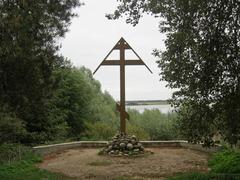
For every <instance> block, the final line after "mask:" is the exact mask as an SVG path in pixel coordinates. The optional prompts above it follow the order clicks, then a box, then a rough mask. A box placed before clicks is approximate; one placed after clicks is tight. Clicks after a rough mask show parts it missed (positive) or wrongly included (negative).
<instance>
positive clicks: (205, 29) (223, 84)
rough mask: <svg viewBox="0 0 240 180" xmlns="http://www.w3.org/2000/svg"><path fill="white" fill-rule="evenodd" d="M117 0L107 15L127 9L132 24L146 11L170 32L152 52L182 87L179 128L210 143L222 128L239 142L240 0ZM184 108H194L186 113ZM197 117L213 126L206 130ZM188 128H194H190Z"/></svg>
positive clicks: (177, 100) (177, 97)
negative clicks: (163, 43)
mask: <svg viewBox="0 0 240 180" xmlns="http://www.w3.org/2000/svg"><path fill="white" fill-rule="evenodd" d="M119 2H120V5H119V6H118V8H117V10H116V11H115V12H114V14H110V15H107V17H108V18H110V19H117V18H119V17H121V16H122V15H123V14H125V15H127V20H126V21H127V23H132V24H133V25H136V24H137V23H138V22H139V19H140V18H141V16H143V14H144V13H149V14H151V15H154V16H155V17H157V18H159V19H160V31H161V32H162V33H166V35H167V39H166V41H165V45H166V50H165V51H164V52H160V51H158V50H155V51H154V55H155V56H157V57H159V61H158V62H157V63H158V66H159V68H161V70H162V71H161V73H160V75H161V80H166V81H167V82H168V87H170V88H176V89H178V90H177V91H176V92H175V93H174V94H173V100H174V101H173V103H174V104H175V105H177V106H180V107H181V108H180V109H179V111H180V112H179V114H180V119H182V120H183V121H181V123H180V124H181V126H180V127H181V128H182V130H183V131H184V130H186V131H185V135H186V137H187V138H188V139H189V140H191V141H194V142H201V141H204V142H210V141H211V139H212V137H213V135H212V133H213V132H219V133H220V134H221V135H222V137H223V138H224V139H225V140H226V141H228V142H229V143H231V144H236V143H237V141H238V140H239V139H240V103H239V102H240V2H239V0H229V1H225V0H210V1H209V0H202V1H195V0H169V1H160V0H142V1H137V0H119ZM186 104H188V105H186ZM193 107H194V108H193ZM186 108H190V110H193V111H192V112H190V113H185V110H186ZM203 109H204V111H202V110H203ZM193 112H194V113H193ZM202 113H204V115H203V116H200V115H202ZM209 117H211V118H212V119H211V120H209ZM184 119H185V120H184ZM187 119H188V120H189V121H186V120H187ZM208 120H209V121H208ZM199 122H200V124H201V122H204V123H207V124H206V125H204V127H211V129H212V127H214V128H213V129H212V130H211V131H209V128H207V129H205V130H203V129H201V128H203V126H199ZM189 128H191V130H194V131H187V130H188V129H189ZM196 132H198V135H196ZM209 138H210V139H209ZM207 144H208V143H207ZM210 144H211V143H210Z"/></svg>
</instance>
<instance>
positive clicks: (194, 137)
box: [176, 101, 217, 146]
mask: <svg viewBox="0 0 240 180" xmlns="http://www.w3.org/2000/svg"><path fill="white" fill-rule="evenodd" d="M213 124H214V113H213V112H212V109H211V108H209V106H206V105H205V104H199V103H197V102H190V101H189V102H184V103H183V104H182V106H181V108H179V109H178V113H177V118H176V127H177V129H178V130H179V132H180V134H181V135H182V136H183V137H184V139H186V140H188V141H189V142H191V143H204V145H205V146H211V145H213V144H214V142H213V140H212V138H213V136H214V134H217V129H216V128H215V127H214V125H213Z"/></svg>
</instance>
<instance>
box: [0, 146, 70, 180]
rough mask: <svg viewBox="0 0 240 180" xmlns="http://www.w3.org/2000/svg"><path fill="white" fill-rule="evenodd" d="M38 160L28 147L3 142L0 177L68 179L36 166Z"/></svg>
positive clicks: (20, 179)
mask: <svg viewBox="0 0 240 180" xmlns="http://www.w3.org/2000/svg"><path fill="white" fill-rule="evenodd" d="M40 161H41V157H40V156H38V155H36V154H34V153H33V152H32V150H31V149H30V148H29V147H26V146H22V145H20V144H3V145H1V146H0V163H1V165H0V179H4V180H12V179H19V180H25V179H29V180H33V179H34V180H35V179H36V180H41V179H49V180H55V179H70V178H67V177H65V176H62V175H60V174H56V173H50V172H48V171H46V170H43V169H39V168H37V167H36V165H35V163H38V162H40Z"/></svg>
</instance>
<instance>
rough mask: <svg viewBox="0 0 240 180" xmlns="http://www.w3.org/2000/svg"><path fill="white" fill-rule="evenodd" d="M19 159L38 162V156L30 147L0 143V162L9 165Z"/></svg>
mask: <svg viewBox="0 0 240 180" xmlns="http://www.w3.org/2000/svg"><path fill="white" fill-rule="evenodd" d="M21 160H31V161H32V162H38V161H39V160H40V159H39V156H37V155H35V154H34V153H33V151H32V149H31V148H29V147H27V146H23V145H21V144H1V145H0V163H1V164H8V165H11V164H13V163H15V162H18V161H21Z"/></svg>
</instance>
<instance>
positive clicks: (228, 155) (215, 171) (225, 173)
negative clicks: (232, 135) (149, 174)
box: [168, 149, 240, 180]
mask: <svg viewBox="0 0 240 180" xmlns="http://www.w3.org/2000/svg"><path fill="white" fill-rule="evenodd" d="M208 165H209V167H210V168H211V170H210V172H209V173H205V174H204V173H199V172H187V173H179V174H176V175H174V176H173V177H169V178H168V180H212V179H217V180H240V151H239V150H232V149H225V150H223V151H220V152H217V153H215V154H213V156H212V157H211V159H210V160H209V162H208Z"/></svg>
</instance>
